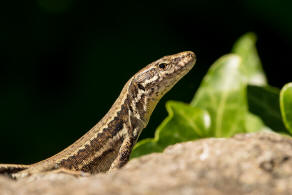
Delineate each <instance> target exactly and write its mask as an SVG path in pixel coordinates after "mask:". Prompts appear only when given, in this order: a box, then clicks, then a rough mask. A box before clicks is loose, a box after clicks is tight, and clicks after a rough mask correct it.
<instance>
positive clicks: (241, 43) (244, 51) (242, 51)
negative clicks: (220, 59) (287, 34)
mask: <svg viewBox="0 0 292 195" xmlns="http://www.w3.org/2000/svg"><path fill="white" fill-rule="evenodd" d="M256 39H257V38H256V35H255V34H254V33H246V34H244V35H243V36H241V37H240V38H239V39H238V40H237V41H236V43H235V44H234V46H233V49H232V52H233V53H235V54H238V55H239V56H241V58H242V64H243V66H244V68H245V69H246V76H247V79H248V83H249V84H252V85H259V86H264V85H266V84H267V79H266V76H265V73H264V71H263V68H262V64H261V60H260V58H259V56H258V52H257V49H256V45H255V44H256Z"/></svg>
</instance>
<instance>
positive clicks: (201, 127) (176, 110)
mask: <svg viewBox="0 0 292 195" xmlns="http://www.w3.org/2000/svg"><path fill="white" fill-rule="evenodd" d="M166 109H167V111H168V114H169V116H168V117H167V118H166V119H165V120H164V121H163V122H162V123H161V124H160V126H159V127H158V128H157V130H156V132H155V137H154V139H145V140H142V141H140V142H138V143H137V144H136V146H135V147H134V149H133V152H132V154H131V158H135V157H138V156H141V155H144V154H148V153H152V152H161V151H163V149H164V148H165V147H167V146H168V145H171V144H175V143H178V142H184V141H189V140H194V139H198V138H202V137H207V136H208V135H209V128H210V116H209V114H208V113H207V112H206V111H204V110H202V109H200V108H194V107H191V106H190V105H188V104H185V103H182V102H176V101H168V102H167V103H166Z"/></svg>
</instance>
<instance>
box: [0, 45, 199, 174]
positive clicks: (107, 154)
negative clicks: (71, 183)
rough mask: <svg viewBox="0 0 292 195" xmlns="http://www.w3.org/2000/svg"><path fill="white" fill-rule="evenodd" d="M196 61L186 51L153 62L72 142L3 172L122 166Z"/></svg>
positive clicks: (102, 169) (96, 170) (3, 168)
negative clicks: (164, 100)
mask: <svg viewBox="0 0 292 195" xmlns="http://www.w3.org/2000/svg"><path fill="white" fill-rule="evenodd" d="M195 62H196V56H195V54H194V53H193V52H191V51H185V52H181V53H178V54H174V55H170V56H165V57H162V58H160V59H158V60H156V61H154V62H152V63H150V64H149V65H147V66H146V67H144V68H143V69H142V70H140V71H139V72H138V73H136V74H135V75H134V76H133V77H132V78H131V79H130V80H129V81H128V82H127V83H126V84H125V85H124V87H123V90H122V92H121V93H120V95H119V97H118V99H117V100H116V101H115V103H114V104H113V105H112V107H111V109H110V110H109V111H108V113H107V114H106V115H105V116H104V117H103V118H102V119H101V120H100V121H99V122H98V123H97V124H96V125H95V126H94V127H93V128H92V129H91V130H89V131H88V132H87V133H86V134H85V135H83V136H82V137H81V138H79V139H78V140H77V141H76V142H74V143H73V144H72V145H70V146H69V147H67V148H65V149H64V150H63V151H61V152H59V153H57V154H56V155H54V156H52V157H50V158H48V159H45V160H42V161H40V162H37V163H35V164H31V165H17V164H0V174H8V175H9V176H11V177H12V178H16V179H17V178H22V177H26V176H29V175H32V174H35V173H41V172H50V171H57V172H59V171H60V172H68V173H72V174H76V173H77V174H79V173H84V172H85V173H90V174H95V173H99V172H107V171H111V170H113V169H116V168H120V167H122V166H123V165H124V164H125V163H127V161H128V160H129V156H130V153H131V151H132V148H133V146H134V145H135V143H136V141H137V139H138V137H139V135H140V133H141V131H142V130H143V129H144V128H145V127H146V125H147V123H148V121H149V119H150V116H151V114H152V112H153V110H154V108H155V106H156V104H157V103H158V102H159V100H160V99H161V98H162V96H163V95H164V94H166V92H168V91H169V90H170V89H171V88H172V87H173V86H174V85H175V84H176V83H177V82H178V81H179V80H180V79H181V78H182V77H183V76H184V75H185V74H187V73H188V72H189V71H190V70H191V69H192V67H193V66H194V64H195Z"/></svg>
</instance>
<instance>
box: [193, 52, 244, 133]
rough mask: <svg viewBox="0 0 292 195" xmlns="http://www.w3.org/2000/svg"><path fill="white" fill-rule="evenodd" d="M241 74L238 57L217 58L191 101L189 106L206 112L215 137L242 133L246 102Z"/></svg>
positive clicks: (242, 71)
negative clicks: (209, 117)
mask: <svg viewBox="0 0 292 195" xmlns="http://www.w3.org/2000/svg"><path fill="white" fill-rule="evenodd" d="M244 75H245V72H244V70H243V69H242V65H241V58H240V57H239V56H238V55H234V54H229V55H226V56H223V57H221V58H220V59H219V60H217V61H216V62H215V63H214V64H213V65H212V67H211V68H210V69H209V71H208V73H207V75H206V76H205V77H204V79H203V82H202V83H201V85H200V88H199V89H198V91H197V93H196V95H195V97H194V99H193V100H192V102H191V105H192V106H193V107H199V108H202V109H205V110H207V111H208V112H209V114H210V116H211V134H212V135H214V136H215V137H228V136H232V135H234V134H235V133H238V132H245V119H246V115H247V100H246V79H245V76H244Z"/></svg>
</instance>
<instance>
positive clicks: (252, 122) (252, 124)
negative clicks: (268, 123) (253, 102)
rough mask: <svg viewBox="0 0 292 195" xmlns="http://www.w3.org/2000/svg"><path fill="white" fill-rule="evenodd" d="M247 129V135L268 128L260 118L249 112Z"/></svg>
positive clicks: (246, 121) (246, 123)
mask: <svg viewBox="0 0 292 195" xmlns="http://www.w3.org/2000/svg"><path fill="white" fill-rule="evenodd" d="M245 129H246V133H252V132H257V131H261V130H264V129H267V128H266V127H265V125H264V123H263V121H262V120H261V119H260V118H259V117H258V116H256V115H254V114H252V113H249V112H248V113H247V115H246V119H245Z"/></svg>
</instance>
